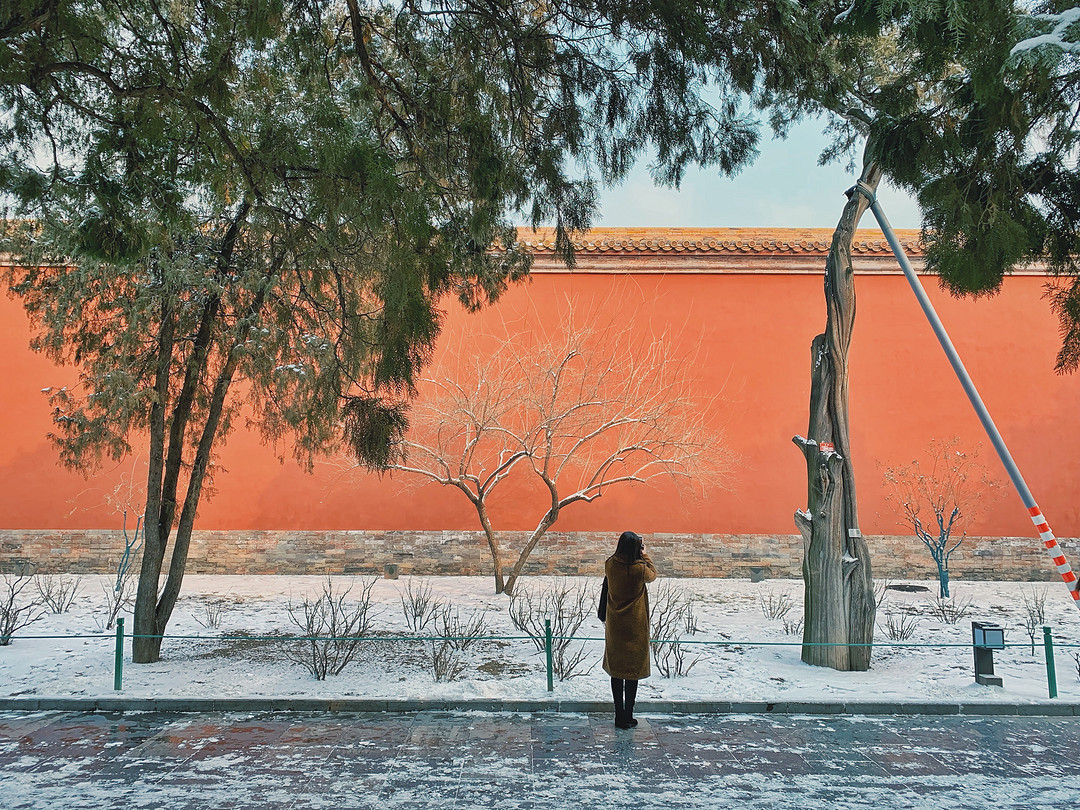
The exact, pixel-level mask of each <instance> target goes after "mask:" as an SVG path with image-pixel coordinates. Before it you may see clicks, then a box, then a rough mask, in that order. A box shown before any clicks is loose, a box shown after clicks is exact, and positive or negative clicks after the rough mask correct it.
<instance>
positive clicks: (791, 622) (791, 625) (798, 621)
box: [784, 616, 803, 636]
mask: <svg viewBox="0 0 1080 810" xmlns="http://www.w3.org/2000/svg"><path fill="white" fill-rule="evenodd" d="M802 630H803V618H802V616H799V617H798V618H794V617H792V618H787V617H785V618H784V632H785V633H786V634H787V635H789V636H798V635H801V634H802Z"/></svg>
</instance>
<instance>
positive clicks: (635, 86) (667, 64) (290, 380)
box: [0, 0, 757, 662]
mask: <svg viewBox="0 0 1080 810" xmlns="http://www.w3.org/2000/svg"><path fill="white" fill-rule="evenodd" d="M739 5H745V6H750V5H751V4H749V3H746V4H736V6H739ZM742 10H743V9H740V8H733V9H732V10H729V11H725V13H724V14H723V15H720V16H718V17H716V18H715V20H714V21H713V22H714V23H715V25H713V30H714V33H716V34H717V36H719V35H721V34H723V35H725V36H727V37H728V38H729V39H730V40H731V41H732V42H733V43H736V42H737V40H738V37H737V36H735V34H737V33H738V31H739V28H738V26H736V25H733V21H737V20H738V17H739V13H740V12H741V11H742ZM676 12H677V9H676V8H674V7H668V6H667V5H665V4H655V5H654V4H651V3H645V4H640V3H627V4H621V3H620V4H615V5H614V6H610V5H608V4H600V5H595V4H593V3H589V2H583V3H579V2H570V3H566V4H562V5H559V4H556V5H554V6H551V5H548V4H545V3H538V2H515V3H509V4H488V3H479V2H474V0H449V2H439V3H433V4H413V3H408V4H361V3H360V2H359V0H344V2H341V1H340V0H315V1H314V2H300V0H296V1H295V2H292V1H290V0H186V2H178V3H170V4H160V3H158V2H157V1H156V0H130V1H128V0H125V2H119V0H104V1H103V2H100V3H96V4H91V5H87V4H81V3H75V2H72V1H71V0H15V1H14V2H11V3H5V4H4V6H3V9H0V100H2V101H0V103H2V108H3V116H4V117H3V120H4V129H3V130H2V135H3V137H2V138H0V193H2V194H3V200H4V204H5V209H6V210H5V218H4V244H3V249H4V250H6V251H7V252H9V254H10V255H11V256H12V258H13V259H14V262H13V264H14V267H13V268H12V269H10V270H9V272H8V274H7V278H6V281H7V284H8V286H9V288H10V289H11V290H12V291H13V292H14V293H15V294H17V295H18V296H20V297H21V298H22V301H23V303H24V306H25V308H26V310H27V312H28V313H29V315H30V317H31V320H32V322H33V324H34V326H35V328H36V330H37V331H36V336H35V338H34V346H35V348H37V349H39V350H41V351H44V352H47V353H48V354H49V355H50V356H51V357H52V358H54V359H56V360H58V361H61V362H66V363H72V364H75V365H76V366H77V367H78V370H79V371H78V374H79V385H78V386H77V387H72V388H63V389H58V390H53V391H51V393H50V397H51V402H52V405H53V408H54V417H55V421H56V426H57V429H56V432H55V435H54V440H55V442H56V445H57V447H58V450H59V453H60V458H61V460H62V461H63V462H64V463H65V464H68V465H70V466H72V467H74V468H77V469H80V470H82V471H84V472H90V471H92V470H93V469H95V467H96V465H98V464H100V463H101V462H102V460H103V459H105V458H108V457H111V458H117V457H119V456H121V455H123V454H125V453H127V452H129V451H130V450H131V449H132V448H133V447H134V446H136V445H138V446H140V447H142V446H145V447H146V456H147V458H148V459H149V470H148V477H147V491H146V514H145V521H144V525H145V538H146V539H145V547H144V552H143V559H142V569H141V574H140V583H139V591H138V596H137V600H136V607H135V622H134V632H135V634H136V635H137V638H136V641H135V647H134V660H136V661H138V662H147V661H154V660H156V659H157V658H158V657H159V655H160V648H161V636H162V634H164V632H165V629H166V626H167V624H168V621H169V618H170V616H171V614H172V610H173V608H174V607H175V604H176V600H177V598H178V596H179V593H180V588H181V583H182V579H183V574H184V569H185V565H186V561H187V553H188V544H189V541H190V537H191V532H192V529H193V527H194V525H195V519H196V514H197V510H198V506H199V503H200V502H201V499H202V498H203V497H204V493H205V492H206V489H207V485H208V484H209V483H210V482H211V481H212V477H213V473H214V467H213V462H214V453H215V450H216V449H217V448H218V447H220V444H221V442H222V441H223V440H224V439H225V438H226V437H227V435H228V433H229V431H230V430H231V429H232V427H233V425H234V424H235V423H236V421H237V419H238V418H241V413H242V409H243V408H248V409H249V410H248V411H247V413H250V414H253V415H254V418H255V421H256V424H257V425H258V427H259V429H260V430H261V432H262V434H263V436H264V437H265V438H266V439H267V440H268V441H272V442H274V443H275V446H279V447H281V446H285V443H286V442H288V443H289V444H290V446H291V452H292V453H293V454H294V455H295V456H296V457H297V458H298V459H300V460H301V461H302V462H304V463H310V462H311V460H312V457H313V455H314V454H317V453H319V452H321V451H323V450H324V449H326V448H328V447H332V446H333V445H335V444H336V443H337V442H338V441H339V440H340V425H341V423H342V422H343V421H345V422H346V423H347V424H348V425H349V428H350V429H349V434H350V437H351V438H352V439H354V440H355V441H354V445H355V449H356V451H357V453H358V454H359V456H360V457H361V459H362V460H363V461H365V462H367V463H369V464H371V465H373V466H385V465H386V464H387V463H388V462H389V460H390V459H389V453H390V448H391V447H392V446H393V439H394V438H395V437H396V436H399V435H400V434H401V433H402V431H403V430H404V428H405V426H406V424H407V411H406V404H407V399H408V397H409V396H410V395H411V393H412V389H413V383H414V381H415V379H416V378H417V374H418V372H419V370H420V369H421V368H422V367H423V365H424V363H425V362H426V360H427V359H428V356H429V354H430V351H431V349H432V346H433V344H434V342H435V340H436V338H437V336H438V333H439V324H440V312H439V302H440V300H441V299H442V298H443V297H444V296H447V295H456V296H457V297H458V298H459V299H460V300H461V301H462V302H463V303H464V305H465V306H466V307H469V308H476V307H480V306H483V305H484V304H486V303H488V302H490V301H492V300H494V299H495V298H496V297H497V296H498V295H499V293H500V292H501V291H502V290H503V289H504V288H505V287H506V285H507V284H509V283H511V282H513V281H514V280H516V279H520V278H522V277H523V276H524V275H525V274H526V272H527V270H528V266H529V261H528V256H527V255H526V254H525V253H524V251H522V250H521V249H520V247H519V245H518V244H517V242H516V235H515V230H514V228H513V227H512V226H511V223H512V221H513V217H514V216H516V215H517V214H518V213H519V212H521V213H524V214H525V215H526V216H527V217H528V218H529V219H530V220H532V221H533V222H534V223H538V222H541V221H545V222H553V223H554V224H555V226H556V228H557V233H558V241H559V248H560V250H561V252H562V254H563V255H564V257H565V258H566V259H567V260H568V261H570V260H572V256H571V251H570V242H569V239H568V238H567V234H568V232H569V231H571V230H578V229H583V228H585V227H586V226H587V225H588V222H589V218H590V216H591V214H592V212H593V208H594V185H595V183H596V182H598V181H600V180H604V181H610V180H615V179H617V178H619V177H620V176H622V175H623V174H624V173H625V171H626V170H627V169H628V168H629V166H630V164H631V163H632V161H633V159H634V156H635V155H636V154H637V153H638V152H639V151H640V150H641V149H643V148H645V147H652V148H653V149H654V150H655V152H656V155H657V157H656V161H655V165H654V170H655V172H656V174H657V177H658V179H659V180H662V181H666V182H670V183H677V182H678V180H679V179H680V177H681V172H682V169H683V167H685V166H686V165H687V164H689V163H698V164H701V165H715V166H718V167H719V168H720V169H721V170H722V171H734V170H736V169H738V168H739V167H740V166H742V165H743V164H744V163H745V162H746V161H747V160H748V159H749V158H750V157H752V155H753V148H754V143H755V141H756V137H757V136H756V130H755V129H754V126H753V122H752V121H751V120H749V119H748V118H747V117H746V116H745V115H744V114H743V112H742V111H741V110H740V108H739V105H738V103H737V102H736V101H735V100H733V98H732V97H731V94H733V93H737V92H738V90H739V88H738V87H737V82H733V81H731V80H729V79H728V78H726V74H725V78H724V79H723V81H720V82H714V88H713V89H714V91H715V92H718V93H719V99H720V100H719V102H718V103H713V104H709V103H706V102H704V101H702V100H701V93H700V92H699V91H700V90H701V88H702V86H703V84H704V83H705V82H706V81H707V80H708V78H709V77H708V76H707V75H706V71H705V70H704V69H703V68H702V67H700V65H699V62H698V60H697V56H696V54H695V53H694V48H695V47H696V44H695V43H698V42H700V41H701V37H702V36H703V33H704V32H705V24H706V21H704V20H703V18H701V17H692V18H691V19H688V20H687V21H685V22H684V21H683V20H682V19H681V18H680V17H679V15H678V14H677V13H676ZM710 24H712V23H710ZM686 26H691V27H693V29H694V30H693V32H692V33H693V34H694V35H693V36H685V37H684V33H686V31H684V29H685V28H686ZM723 26H726V28H723ZM722 28H723V30H721V29H722ZM752 47H756V46H743V45H741V44H735V45H733V47H732V49H731V54H730V57H725V59H727V60H728V61H727V62H725V64H729V65H730V64H732V63H733V60H742V61H743V62H745V63H746V64H751V63H753V61H754V57H753V53H752ZM575 164H577V165H578V166H581V167H583V168H584V171H583V176H577V175H572V174H571V173H570V171H571V169H573V168H574V167H575ZM283 452H284V451H283ZM167 558H168V563H167V564H166V560H167ZM166 568H167V569H168V574H167V578H166V579H165V584H164V586H163V587H162V588H161V589H160V590H159V585H158V583H159V577H160V575H161V574H162V573H163V572H164V571H165V569H166Z"/></svg>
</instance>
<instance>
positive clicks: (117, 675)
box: [113, 617, 124, 691]
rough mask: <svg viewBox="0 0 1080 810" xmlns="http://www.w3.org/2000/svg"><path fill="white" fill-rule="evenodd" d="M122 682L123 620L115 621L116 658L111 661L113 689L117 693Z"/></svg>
mask: <svg viewBox="0 0 1080 810" xmlns="http://www.w3.org/2000/svg"><path fill="white" fill-rule="evenodd" d="M123 682H124V619H123V617H120V618H119V619H117V620H116V656H115V658H114V659H113V689H115V690H117V691H119V690H120V689H121V688H122V687H123Z"/></svg>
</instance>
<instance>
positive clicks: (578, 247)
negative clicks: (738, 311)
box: [518, 228, 922, 257]
mask: <svg viewBox="0 0 1080 810" xmlns="http://www.w3.org/2000/svg"><path fill="white" fill-rule="evenodd" d="M896 233H897V236H898V237H899V238H900V241H901V244H902V245H903V247H904V250H905V251H906V252H907V253H908V255H910V256H913V257H914V256H922V244H921V242H920V241H919V231H917V230H898V231H897V232H896ZM832 234H833V232H832V229H831V228H594V229H593V230H590V231H586V232H585V233H581V234H577V235H576V236H575V237H574V240H573V241H574V250H575V251H577V252H584V253H670V252H673V251H674V252H679V253H682V252H696V253H725V252H726V253H745V254H755V253H756V254H773V255H775V254H785V253H788V254H791V253H801V254H810V255H822V256H823V255H826V254H827V253H828V252H829V245H830V243H831V242H832ZM518 239H519V240H521V242H522V243H523V244H524V245H525V246H526V247H528V248H530V249H531V250H532V251H533V252H535V253H545V252H546V253H552V252H554V250H555V231H554V229H551V228H541V229H539V230H537V231H533V230H531V229H529V228H519V229H518ZM852 249H853V251H854V252H855V253H858V254H866V255H888V254H890V253H891V251H890V250H889V245H888V243H887V242H886V241H885V236H884V235H883V234H882V233H881V231H875V230H860V231H856V232H855V241H854V243H853V245H852Z"/></svg>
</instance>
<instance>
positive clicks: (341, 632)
mask: <svg viewBox="0 0 1080 810" xmlns="http://www.w3.org/2000/svg"><path fill="white" fill-rule="evenodd" d="M377 581H378V580H377V579H369V580H365V581H363V582H361V584H360V591H359V593H358V594H357V595H356V597H355V598H354V599H352V600H350V599H349V594H350V593H352V590H353V587H354V586H353V585H349V587H347V588H346V589H345V590H344V591H341V592H339V593H335V592H334V582H333V580H332V579H331V578H330V577H327V578H326V581H325V582H324V583H323V588H322V593H321V594H319V596H318V597H317V598H315V599H309V598H308V597H306V596H305V597H304V600H303V601H302V602H301V603H300V604H299V605H294V604H293V603H292V602H291V601H290V602H289V607H288V610H289V619H290V620H291V621H292V623H293V624H295V625H296V626H297V627H299V628H300V630H301V631H302V632H303V635H304V636H305V637H306V638H304V639H301V640H299V641H297V642H296V643H295V644H294V645H292V646H289V647H286V655H287V656H288V658H289V660H290V661H293V662H294V663H297V664H300V665H301V666H303V667H304V668H305V669H306V670H307V671H308V672H310V673H311V674H312V675H314V676H315V679H316V680H319V681H323V680H326V676H327V675H340V674H341V671H342V670H343V669H345V667H347V666H348V665H349V663H350V662H351V661H352V660H353V659H354V658H355V657H356V654H357V653H358V652H359V651H360V648H361V645H362V644H363V643H364V637H365V636H367V634H368V632H369V631H370V629H371V625H372V619H373V618H374V616H373V613H372V604H371V601H372V600H371V589H372V588H374V587H375V583H376V582H377Z"/></svg>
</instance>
